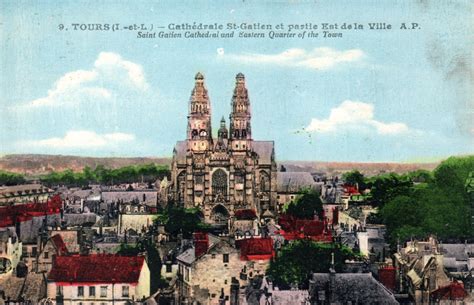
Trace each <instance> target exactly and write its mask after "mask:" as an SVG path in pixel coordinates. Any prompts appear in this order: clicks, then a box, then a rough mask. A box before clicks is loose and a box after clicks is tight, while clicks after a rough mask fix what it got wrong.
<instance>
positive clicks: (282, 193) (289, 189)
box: [277, 172, 321, 212]
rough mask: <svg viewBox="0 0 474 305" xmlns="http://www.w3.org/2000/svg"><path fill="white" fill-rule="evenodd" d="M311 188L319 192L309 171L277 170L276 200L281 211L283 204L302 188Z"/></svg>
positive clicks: (292, 198)
mask: <svg viewBox="0 0 474 305" xmlns="http://www.w3.org/2000/svg"><path fill="white" fill-rule="evenodd" d="M305 189H312V190H316V191H318V192H320V190H321V189H320V186H319V185H318V184H317V183H316V182H315V181H314V179H313V176H312V175H311V174H310V173H309V172H278V173H277V202H278V208H279V211H280V212H281V211H282V209H283V206H284V205H285V204H287V203H288V202H290V201H293V200H295V199H296V197H297V196H298V195H299V194H300V193H301V191H302V190H305Z"/></svg>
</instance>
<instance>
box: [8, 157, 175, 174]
mask: <svg viewBox="0 0 474 305" xmlns="http://www.w3.org/2000/svg"><path fill="white" fill-rule="evenodd" d="M170 162H171V159H169V158H115V157H110V158H97V157H78V156H62V155H35V154H25V155H6V156H3V157H1V158H0V170H4V171H9V172H14V173H22V174H27V175H41V174H46V173H50V172H52V171H63V170H66V169H72V170H73V171H81V170H82V169H83V168H84V167H86V166H89V167H91V168H95V167H96V166H97V165H104V166H105V167H107V168H120V167H124V166H127V165H137V164H147V163H157V164H170Z"/></svg>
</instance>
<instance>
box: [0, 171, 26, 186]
mask: <svg viewBox="0 0 474 305" xmlns="http://www.w3.org/2000/svg"><path fill="white" fill-rule="evenodd" d="M22 183H25V176H23V175H21V174H17V173H11V172H6V171H0V185H17V184H22Z"/></svg>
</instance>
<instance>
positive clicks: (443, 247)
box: [439, 244, 474, 261]
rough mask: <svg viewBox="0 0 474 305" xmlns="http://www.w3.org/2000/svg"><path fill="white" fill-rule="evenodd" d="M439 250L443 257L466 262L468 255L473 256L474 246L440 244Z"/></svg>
mask: <svg viewBox="0 0 474 305" xmlns="http://www.w3.org/2000/svg"><path fill="white" fill-rule="evenodd" d="M439 248H440V252H441V253H442V254H443V255H444V256H445V257H454V258H456V260H457V261H467V260H468V258H469V255H468V253H472V255H474V244H440V245H439Z"/></svg>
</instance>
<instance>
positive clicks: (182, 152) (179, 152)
mask: <svg viewBox="0 0 474 305" xmlns="http://www.w3.org/2000/svg"><path fill="white" fill-rule="evenodd" d="M174 150H175V151H176V159H175V160H176V162H177V163H178V164H181V165H186V150H187V144H186V141H178V142H176V145H175V147H174Z"/></svg>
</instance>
